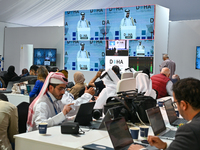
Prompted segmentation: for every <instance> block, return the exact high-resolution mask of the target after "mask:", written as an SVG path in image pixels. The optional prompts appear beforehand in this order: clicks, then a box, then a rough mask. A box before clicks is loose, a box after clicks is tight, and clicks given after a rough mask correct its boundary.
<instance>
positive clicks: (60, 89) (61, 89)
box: [56, 87, 66, 92]
mask: <svg viewBox="0 0 200 150" xmlns="http://www.w3.org/2000/svg"><path fill="white" fill-rule="evenodd" d="M56 88H57V87H56ZM57 89H58V90H59V91H60V92H62V91H65V90H66V88H64V87H59V88H57Z"/></svg>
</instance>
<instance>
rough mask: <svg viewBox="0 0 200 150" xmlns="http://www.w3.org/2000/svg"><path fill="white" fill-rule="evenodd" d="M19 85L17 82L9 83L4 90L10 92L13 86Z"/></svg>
mask: <svg viewBox="0 0 200 150" xmlns="http://www.w3.org/2000/svg"><path fill="white" fill-rule="evenodd" d="M15 83H19V81H9V82H8V85H7V88H6V90H7V91H12V87H13V84H15Z"/></svg>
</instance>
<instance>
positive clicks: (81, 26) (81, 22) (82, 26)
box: [77, 20, 88, 28]
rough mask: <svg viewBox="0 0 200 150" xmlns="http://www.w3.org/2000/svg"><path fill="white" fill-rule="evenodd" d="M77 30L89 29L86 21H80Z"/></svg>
mask: <svg viewBox="0 0 200 150" xmlns="http://www.w3.org/2000/svg"><path fill="white" fill-rule="evenodd" d="M77 28H88V26H87V22H86V20H79V21H78V24H77Z"/></svg>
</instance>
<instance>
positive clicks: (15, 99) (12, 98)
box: [4, 93, 29, 106]
mask: <svg viewBox="0 0 200 150" xmlns="http://www.w3.org/2000/svg"><path fill="white" fill-rule="evenodd" d="M4 94H5V95H6V96H7V97H8V100H9V102H10V103H12V104H13V105H15V106H17V105H19V104H20V103H21V102H27V103H29V95H23V94H12V93H4Z"/></svg>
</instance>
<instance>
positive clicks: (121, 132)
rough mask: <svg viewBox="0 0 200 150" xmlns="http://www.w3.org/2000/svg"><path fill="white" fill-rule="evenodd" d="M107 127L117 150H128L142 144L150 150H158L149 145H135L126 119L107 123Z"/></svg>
mask: <svg viewBox="0 0 200 150" xmlns="http://www.w3.org/2000/svg"><path fill="white" fill-rule="evenodd" d="M105 126H106V128H107V131H108V134H109V136H110V139H111V142H112V144H113V147H114V149H115V150H127V149H128V148H129V146H130V145H131V144H140V145H142V146H144V147H146V148H147V149H149V150H158V149H157V148H156V147H153V146H150V145H149V144H143V143H135V142H134V141H133V138H132V136H131V134H130V131H129V128H128V125H127V124H126V121H125V119H124V117H122V118H117V119H114V120H110V121H106V122H105Z"/></svg>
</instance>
